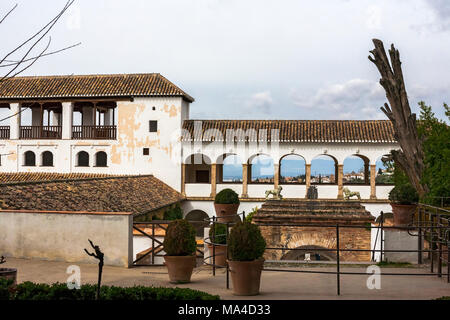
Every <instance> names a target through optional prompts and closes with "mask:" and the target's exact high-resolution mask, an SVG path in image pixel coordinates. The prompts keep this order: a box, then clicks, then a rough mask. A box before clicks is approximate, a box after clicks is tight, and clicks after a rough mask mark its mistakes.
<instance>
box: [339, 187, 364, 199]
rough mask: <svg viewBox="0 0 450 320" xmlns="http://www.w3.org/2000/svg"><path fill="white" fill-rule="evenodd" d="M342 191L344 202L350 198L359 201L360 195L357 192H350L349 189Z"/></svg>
mask: <svg viewBox="0 0 450 320" xmlns="http://www.w3.org/2000/svg"><path fill="white" fill-rule="evenodd" d="M342 191H344V199H345V200H350V198H351V197H357V198H358V199H359V200H361V195H360V194H359V192H358V191H350V189H349V188H344V189H343V190H342Z"/></svg>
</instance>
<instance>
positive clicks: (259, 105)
mask: <svg viewBox="0 0 450 320" xmlns="http://www.w3.org/2000/svg"><path fill="white" fill-rule="evenodd" d="M244 105H245V107H247V108H248V109H250V110H255V109H257V111H259V112H264V113H268V112H269V111H270V107H271V106H272V105H273V99H272V94H271V93H270V91H263V92H257V93H254V94H252V95H250V97H248V98H246V100H245V103H244Z"/></svg>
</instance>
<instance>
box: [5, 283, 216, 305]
mask: <svg viewBox="0 0 450 320" xmlns="http://www.w3.org/2000/svg"><path fill="white" fill-rule="evenodd" d="M96 291H97V286H96V285H91V284H85V285H82V286H81V288H80V289H79V290H77V289H73V290H70V289H69V288H67V285H66V284H64V283H54V284H52V285H48V284H43V283H32V282H24V283H21V284H18V285H17V286H16V287H15V288H13V287H12V282H8V281H6V280H5V279H0V299H1V300H95V293H96ZM100 299H101V300H219V296H217V295H211V294H209V293H206V292H202V291H198V290H192V289H189V288H164V287H144V286H134V287H128V288H123V287H115V286H102V287H101V289H100Z"/></svg>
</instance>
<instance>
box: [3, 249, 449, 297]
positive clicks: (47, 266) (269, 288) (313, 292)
mask: <svg viewBox="0 0 450 320" xmlns="http://www.w3.org/2000/svg"><path fill="white" fill-rule="evenodd" d="M72 264H73V263H67V262H53V261H43V260H34V259H33V260H29V259H14V258H8V259H7V262H6V263H5V264H3V265H2V267H7V268H8V267H9V268H17V269H18V282H23V281H33V282H40V283H49V284H50V283H54V282H66V280H67V278H68V276H69V274H67V273H66V270H67V267H68V266H70V265H72ZM78 266H79V267H80V269H81V281H82V283H96V281H97V270H98V267H97V265H96V264H78ZM277 268H281V267H277ZM282 268H283V269H287V270H296V269H297V270H298V269H301V270H316V271H335V268H333V267H330V266H307V267H289V268H287V267H282ZM341 270H342V271H344V272H364V273H365V272H366V267H365V266H348V267H342V268H341ZM381 270H382V273H383V272H389V273H405V272H407V273H429V270H428V269H427V268H424V267H409V268H382V269H381ZM368 276H369V275H367V276H366V275H342V276H341V296H337V295H336V275H329V274H306V273H290V272H274V271H264V272H263V275H262V281H261V294H260V295H259V296H254V297H237V296H234V295H233V294H232V290H227V289H226V282H225V281H226V274H225V271H224V270H223V269H221V270H218V271H217V273H216V276H215V277H213V276H212V270H211V268H210V267H208V266H201V267H198V268H196V269H195V270H194V274H193V275H192V283H189V284H182V285H180V284H179V285H173V284H170V283H169V281H168V275H167V272H166V268H165V267H159V266H155V267H135V268H130V269H126V268H120V267H110V266H105V267H104V269H103V284H105V285H115V286H133V285H144V286H164V287H185V288H191V289H197V290H202V291H205V292H208V293H211V294H217V295H219V296H220V297H221V298H222V299H266V300H267V299H268V300H278V299H282V300H297V299H309V300H316V299H358V300H359V299H365V300H374V299H434V298H439V297H442V296H450V284H448V283H447V281H446V280H447V279H446V278H441V279H439V278H437V277H436V276H421V275H417V276H387V275H385V276H382V277H381V289H379V290H377V289H374V290H369V289H368V288H367V285H366V282H367V278H368ZM230 283H231V281H230Z"/></svg>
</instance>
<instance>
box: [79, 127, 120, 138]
mask: <svg viewBox="0 0 450 320" xmlns="http://www.w3.org/2000/svg"><path fill="white" fill-rule="evenodd" d="M116 137H117V126H72V139H77V140H79V139H105V140H115V139H116Z"/></svg>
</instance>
